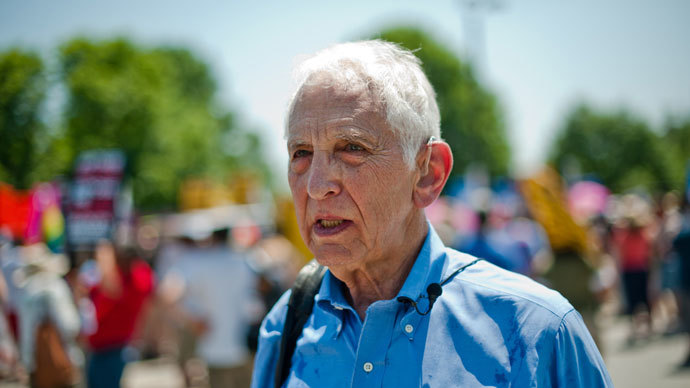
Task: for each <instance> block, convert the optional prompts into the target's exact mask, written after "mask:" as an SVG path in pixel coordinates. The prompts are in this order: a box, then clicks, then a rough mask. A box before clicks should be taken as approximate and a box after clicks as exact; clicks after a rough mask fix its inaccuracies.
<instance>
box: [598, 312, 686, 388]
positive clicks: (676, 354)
mask: <svg viewBox="0 0 690 388" xmlns="http://www.w3.org/2000/svg"><path fill="white" fill-rule="evenodd" d="M602 328H603V329H604V330H603V337H602V338H603V342H604V350H605V352H604V360H605V362H606V365H607V367H608V369H609V373H610V374H611V378H612V379H613V383H614V384H615V386H616V387H619V388H628V387H630V388H637V387H640V388H643V387H644V388H647V387H653V388H675V387H678V388H688V387H690V369H683V370H680V369H678V368H677V365H678V364H679V363H680V361H681V360H683V359H684V357H685V355H686V353H685V352H686V351H687V349H688V341H689V340H690V339H688V337H687V336H686V335H674V336H669V337H664V336H660V335H659V336H656V337H653V338H652V339H650V340H648V341H645V342H641V343H638V344H636V345H634V346H630V345H627V343H626V337H627V334H628V325H627V322H626V321H625V320H624V319H622V318H616V319H613V320H610V321H609V322H604V323H602Z"/></svg>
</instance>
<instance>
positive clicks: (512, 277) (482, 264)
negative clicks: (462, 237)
mask: <svg viewBox="0 0 690 388" xmlns="http://www.w3.org/2000/svg"><path fill="white" fill-rule="evenodd" d="M445 253H446V257H447V259H448V260H447V265H446V268H447V270H446V271H445V272H447V273H452V270H453V268H455V267H459V266H461V265H462V263H468V262H471V261H473V260H475V259H476V258H475V257H473V256H470V255H467V254H465V253H462V252H459V251H457V250H455V249H452V248H446V249H445ZM444 276H447V275H446V274H444ZM449 285H451V287H448V288H450V290H452V292H455V293H462V294H464V295H465V297H471V298H476V300H478V301H480V302H483V303H497V302H498V303H500V302H506V303H507V304H510V305H511V306H512V308H515V309H516V313H519V312H523V313H524V312H530V313H532V312H541V313H544V314H552V315H553V316H554V318H557V319H558V320H560V319H562V318H563V317H564V316H565V315H566V314H568V313H569V312H570V311H572V310H573V306H572V305H571V304H570V303H569V302H568V300H567V299H566V298H564V297H563V296H562V295H561V294H560V293H558V292H557V291H555V290H552V289H550V288H548V287H546V286H545V285H543V284H540V283H538V282H537V281H535V280H533V279H530V278H529V277H527V276H524V275H521V274H518V273H515V272H512V271H508V270H505V269H503V268H500V267H498V266H496V265H494V264H491V263H489V262H488V261H486V260H480V261H478V262H477V263H476V264H474V265H472V266H470V267H468V268H467V269H466V270H464V271H463V273H460V274H458V275H456V276H455V277H453V278H452V279H450V281H449ZM445 288H446V287H444V289H445ZM444 291H445V290H444Z"/></svg>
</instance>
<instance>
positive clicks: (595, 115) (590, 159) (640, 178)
mask: <svg viewBox="0 0 690 388" xmlns="http://www.w3.org/2000/svg"><path fill="white" fill-rule="evenodd" d="M550 161H551V162H552V163H553V164H554V165H555V166H557V168H558V169H559V170H560V171H561V173H563V172H564V169H566V168H567V167H566V166H567V165H568V164H571V163H573V162H575V163H576V164H577V166H578V167H579V169H580V171H581V173H582V174H593V175H595V176H596V177H598V178H599V179H601V181H602V182H603V183H604V184H605V185H606V186H607V187H609V188H610V189H612V190H613V191H614V192H622V191H625V190H628V189H632V188H635V187H638V186H642V187H646V188H647V189H649V190H652V191H662V190H663V191H665V190H669V189H670V188H671V187H672V178H671V173H670V171H669V169H668V165H669V159H668V155H667V154H666V153H665V152H664V150H663V147H662V143H661V140H660V138H659V136H658V135H657V134H655V133H654V132H652V131H651V130H650V129H649V127H648V126H647V124H646V123H645V122H643V121H642V120H640V119H638V118H636V117H634V116H633V115H632V114H630V113H628V112H626V111H620V112H616V113H608V112H597V111H594V110H593V109H591V108H590V107H588V106H587V105H584V104H581V105H579V106H577V107H575V108H574V109H573V110H572V111H571V113H570V114H569V115H568V116H567V117H566V118H565V123H564V125H563V128H562V130H561V131H560V134H559V135H558V137H557V139H556V141H555V142H554V145H553V147H552V151H551V156H550Z"/></svg>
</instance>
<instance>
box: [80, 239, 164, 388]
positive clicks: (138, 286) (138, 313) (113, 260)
mask: <svg viewBox="0 0 690 388" xmlns="http://www.w3.org/2000/svg"><path fill="white" fill-rule="evenodd" d="M95 256H96V262H97V264H98V268H99V270H100V273H101V281H100V283H99V284H98V285H96V286H95V287H93V288H92V289H91V290H90V291H89V297H90V299H91V301H92V303H93V305H94V308H95V312H96V323H97V329H96V331H95V332H94V333H93V334H91V335H90V336H89V337H88V342H89V345H90V348H91V351H92V353H91V357H90V360H89V365H88V369H87V381H88V386H89V387H99V388H101V387H103V388H109V387H113V388H115V387H119V386H120V378H121V377H122V372H123V371H124V368H125V363H126V360H125V358H124V357H123V350H124V349H125V347H126V346H127V345H128V344H129V342H130V340H131V339H132V336H133V335H134V334H135V330H136V328H137V324H138V321H139V319H140V317H142V316H143V312H144V310H145V309H146V306H147V303H148V301H149V299H150V296H151V294H152V291H153V287H154V278H153V272H152V271H151V268H150V267H149V265H148V264H147V263H146V262H145V261H143V260H141V259H139V258H138V257H137V255H136V251H135V250H134V249H133V248H128V247H115V246H113V244H111V243H110V242H103V243H101V244H99V245H98V247H97V248H96V255H95Z"/></svg>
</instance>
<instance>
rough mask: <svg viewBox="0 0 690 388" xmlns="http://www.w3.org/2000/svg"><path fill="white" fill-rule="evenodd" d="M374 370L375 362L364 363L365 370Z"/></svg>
mask: <svg viewBox="0 0 690 388" xmlns="http://www.w3.org/2000/svg"><path fill="white" fill-rule="evenodd" d="M372 370H374V364H372V363H370V362H365V363H364V371H365V372H367V373H369V372H371V371H372Z"/></svg>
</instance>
